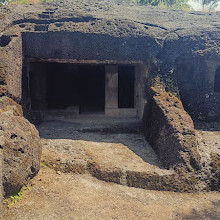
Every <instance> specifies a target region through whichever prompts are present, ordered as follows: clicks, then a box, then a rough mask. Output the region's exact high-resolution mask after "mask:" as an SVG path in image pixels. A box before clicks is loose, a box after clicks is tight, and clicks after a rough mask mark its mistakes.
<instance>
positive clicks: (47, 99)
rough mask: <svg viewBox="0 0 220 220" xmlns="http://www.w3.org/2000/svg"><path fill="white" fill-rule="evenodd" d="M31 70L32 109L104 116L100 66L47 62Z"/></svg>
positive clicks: (32, 65) (102, 80) (102, 77)
mask: <svg viewBox="0 0 220 220" xmlns="http://www.w3.org/2000/svg"><path fill="white" fill-rule="evenodd" d="M30 69H31V70H30V73H29V75H30V95H31V107H32V109H34V110H37V109H47V110H66V111H69V112H70V111H73V112H74V111H75V112H76V113H88V112H90V113H102V112H103V113H104V110H105V67H104V66H103V65H85V64H84V65H76V64H67V63H52V62H51V63H50V62H47V63H32V64H31V68H30Z"/></svg>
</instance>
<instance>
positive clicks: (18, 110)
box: [0, 96, 23, 116]
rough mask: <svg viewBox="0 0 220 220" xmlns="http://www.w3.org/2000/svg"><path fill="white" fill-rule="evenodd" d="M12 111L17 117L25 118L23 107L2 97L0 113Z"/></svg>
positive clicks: (0, 98) (0, 99)
mask: <svg viewBox="0 0 220 220" xmlns="http://www.w3.org/2000/svg"><path fill="white" fill-rule="evenodd" d="M6 111H11V112H12V114H13V115H15V116H23V111H22V107H21V106H20V105H19V104H18V103H17V102H15V101H14V100H13V99H11V98H9V97H7V96H2V97H0V113H2V112H6Z"/></svg>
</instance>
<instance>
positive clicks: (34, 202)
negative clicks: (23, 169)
mask: <svg viewBox="0 0 220 220" xmlns="http://www.w3.org/2000/svg"><path fill="white" fill-rule="evenodd" d="M4 219H5V220H13V219H19V220H27V219H28V220H35V219H36V220H43V219H44V220H49V219H51V220H52V219H59V220H61V219H62V220H66V219H74V220H75V219H102V220H103V219H106V220H107V219H144V220H146V219H149V220H151V219H152V220H156V219H160V220H161V219H166V220H169V219H178V220H179V219H198V220H200V219H206V220H209V219H210V220H211V219H212V220H214V219H215V220H217V219H220V195H219V193H216V192H212V193H198V194H187V193H184V194H180V193H173V192H160V191H149V190H143V189H136V188H132V187H127V186H122V185H118V184H114V183H106V182H102V181H99V180H97V179H96V178H94V177H91V176H90V175H88V174H84V175H77V174H63V173H61V174H57V173H56V172H55V171H54V170H52V169H49V168H47V167H42V168H41V171H40V173H39V174H38V176H37V177H35V178H34V179H33V181H32V186H31V190H30V191H26V192H25V196H24V198H23V199H22V200H21V201H20V202H18V203H17V204H16V205H13V206H11V207H10V208H7V209H6V212H5V214H4Z"/></svg>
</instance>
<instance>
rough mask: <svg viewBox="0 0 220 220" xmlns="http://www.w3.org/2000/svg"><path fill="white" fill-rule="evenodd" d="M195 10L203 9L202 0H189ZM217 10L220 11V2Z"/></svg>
mask: <svg viewBox="0 0 220 220" xmlns="http://www.w3.org/2000/svg"><path fill="white" fill-rule="evenodd" d="M188 3H189V4H190V5H191V6H192V7H193V9H194V10H195V11H201V10H202V6H201V0H189V2H188ZM215 10H216V11H220V4H219V5H218V7H217V8H215Z"/></svg>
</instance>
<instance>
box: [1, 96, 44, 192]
mask: <svg viewBox="0 0 220 220" xmlns="http://www.w3.org/2000/svg"><path fill="white" fill-rule="evenodd" d="M0 106H1V107H2V108H0V146H1V149H3V150H2V151H3V152H2V153H3V174H2V179H3V187H4V191H5V195H9V194H11V193H15V192H17V191H19V190H20V188H21V187H22V186H23V185H24V184H25V183H27V181H28V180H29V179H30V178H32V177H34V176H35V175H36V174H37V173H38V171H39V168H40V158H41V151H42V146H41V143H40V137H39V134H38V131H37V130H36V128H35V127H34V125H32V124H30V123H29V122H28V120H26V119H25V118H24V117H22V110H21V106H19V105H18V104H16V103H15V102H14V101H13V100H11V99H9V98H7V97H2V98H1V99H0Z"/></svg>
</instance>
